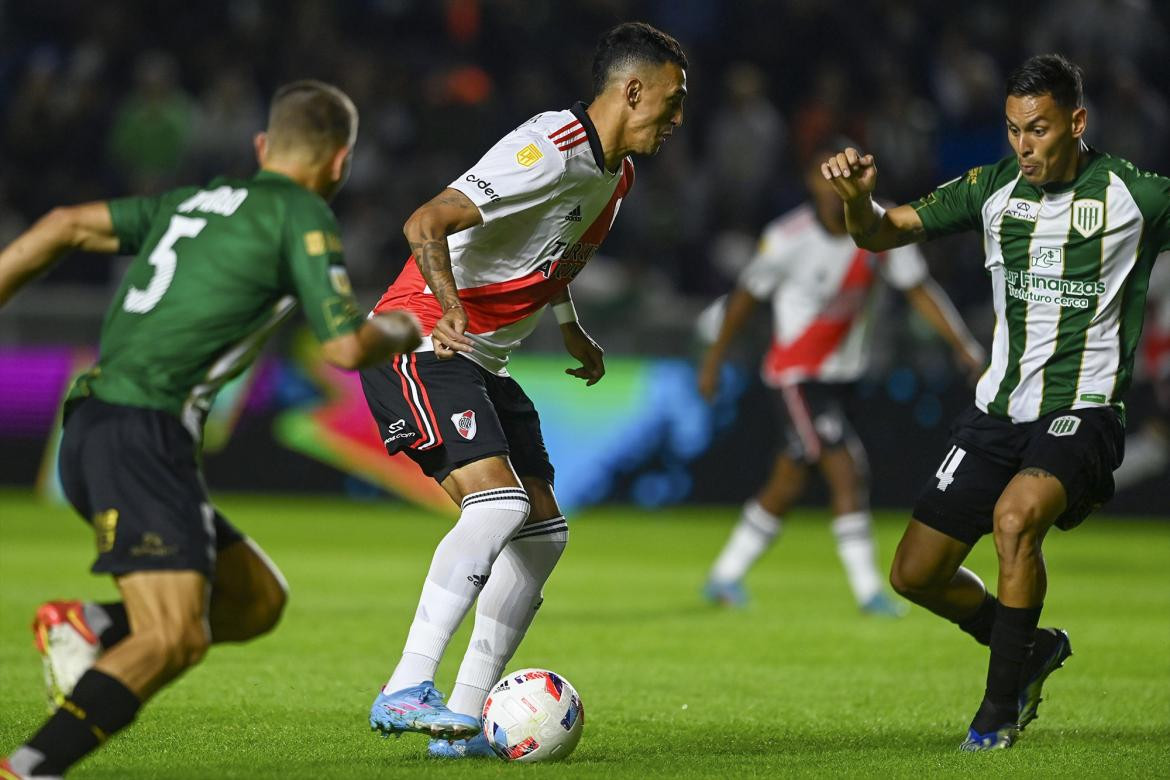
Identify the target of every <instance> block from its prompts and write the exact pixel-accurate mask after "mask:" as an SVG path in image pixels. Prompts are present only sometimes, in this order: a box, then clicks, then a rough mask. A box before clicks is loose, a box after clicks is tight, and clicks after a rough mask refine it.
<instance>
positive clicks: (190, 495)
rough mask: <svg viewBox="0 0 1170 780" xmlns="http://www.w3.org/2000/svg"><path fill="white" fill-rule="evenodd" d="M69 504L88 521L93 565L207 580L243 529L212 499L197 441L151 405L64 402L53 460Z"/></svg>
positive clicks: (99, 569) (117, 570) (116, 572)
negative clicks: (196, 574) (219, 554)
mask: <svg viewBox="0 0 1170 780" xmlns="http://www.w3.org/2000/svg"><path fill="white" fill-rule="evenodd" d="M58 467H59V470H60V474H61V485H62V487H63V488H64V490H65V497H66V498H68V499H69V503H71V504H72V505H73V508H74V509H76V510H77V512H78V513H79V514H80V515H81V516H82V517H83V518H84V519H85V520H86V521H87V522H89V523H90V524H91V525H92V526H93V530H94V534H95V537H96V542H97V560H96V561H95V562H94V564H93V569H92V570H93V572H94V573H95V574H96V573H107V574H113V575H119V574H129V573H130V572H135V571H166V570H176V571H177V570H194V571H198V572H201V573H202V574H204V575H205V576H206V577H207V578H208V579H211V578H212V577H213V576H214V573H215V559H216V553H217V551H218V550H222V549H224V548H226V547H228V546H230V545H232V544H235V543H236V542H238V541H241V540H242V539H243V538H244V536H243V534H241V533H240V532H239V531H238V530H236V529H235V528H234V527H233V526H232V525H231V523H229V522H228V521H227V520H226V519H225V518H224V517H223V516H222V515H221V514H220V513H219V512H218V511H217V510H216V509H215V507H214V506H212V504H211V500H210V499H209V498H208V496H207V488H206V487H205V485H204V482H203V475H202V474H201V473H200V470H199V460H198V455H197V453H196V446H195V442H194V440H193V439H192V438H191V434H190V433H188V432H187V429H186V428H184V427H183V425H182V423H181V422H179V419H178V418H177V417H175V416H174V415H172V414H169V413H167V412H163V411H159V410H157V409H142V408H138V407H133V406H122V405H120V404H111V403H106V402H105V401H102V400H100V399H97V398H87V399H85V400H83V401H78V402H76V403H74V404H72V405H71V407H70V409H69V411H68V413H67V416H66V419H65V431H64V435H63V437H62V439H61V452H60V458H59V461H58Z"/></svg>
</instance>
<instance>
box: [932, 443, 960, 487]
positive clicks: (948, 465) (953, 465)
mask: <svg viewBox="0 0 1170 780" xmlns="http://www.w3.org/2000/svg"><path fill="white" fill-rule="evenodd" d="M966 456H967V451H966V450H965V449H963V448H962V447H957V446H956V447H951V451H950V452H948V453H947V456H946V457H945V458H943V462H942V465H940V466H939V467H938V471H936V472H934V475H935V476H936V477H938V489H939V490H941V491H942V492H943V493H945V492H947V488H948V487H950V484H951V483H952V482H954V481H955V471H956V470H958V468H959V464H960V463H962V462H963V458H964V457H966Z"/></svg>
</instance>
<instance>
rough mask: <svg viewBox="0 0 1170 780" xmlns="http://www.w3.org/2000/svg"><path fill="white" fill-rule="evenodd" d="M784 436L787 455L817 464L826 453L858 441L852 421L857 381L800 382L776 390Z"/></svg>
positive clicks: (774, 391)
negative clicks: (851, 413)
mask: <svg viewBox="0 0 1170 780" xmlns="http://www.w3.org/2000/svg"><path fill="white" fill-rule="evenodd" d="M772 389H773V393H774V398H775V400H776V407H777V409H778V411H779V414H780V418H781V420H782V421H783V422H782V423H781V431H782V435H783V436H784V454H785V455H787V456H789V457H790V458H792V459H793V460H798V461H802V462H804V463H810V464H812V463H816V462H817V461H819V460H820V459H821V454H822V452H823V451H824V450H828V449H833V448H836V447H841V446H844V445H845V444H847V443H848V442H850V441H852V440H855V439H857V432H856V430H855V429H854V427H853V423H852V422H851V421H850V419H849V417H850V414H849V412H850V407H851V406H852V405H853V398H854V395H855V393H856V389H857V383H856V382H800V383H797V384H789V385H781V386H780V387H774V388H772Z"/></svg>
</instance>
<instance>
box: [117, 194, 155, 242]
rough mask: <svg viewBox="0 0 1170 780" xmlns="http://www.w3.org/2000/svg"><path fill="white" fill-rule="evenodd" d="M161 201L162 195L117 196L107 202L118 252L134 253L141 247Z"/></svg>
mask: <svg viewBox="0 0 1170 780" xmlns="http://www.w3.org/2000/svg"><path fill="white" fill-rule="evenodd" d="M162 201H163V196H157V197H143V198H118V199H116V200H111V201H110V202H109V206H110V219H111V221H113V223H114V234H115V235H116V236H117V237H118V252H119V253H120V254H124V255H136V254H138V251H139V250H140V249H142V244H143V243H144V242H145V241H146V237H147V235H149V234H150V226H151V224H152V223H153V222H154V219H155V217H156V216H158V211H159V207H160V206H161V204H162Z"/></svg>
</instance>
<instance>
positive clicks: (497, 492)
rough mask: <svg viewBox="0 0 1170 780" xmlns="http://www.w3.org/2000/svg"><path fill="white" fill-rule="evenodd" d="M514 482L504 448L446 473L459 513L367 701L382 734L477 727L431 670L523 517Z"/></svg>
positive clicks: (462, 732) (456, 732) (463, 731)
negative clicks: (392, 662) (385, 676)
mask: <svg viewBox="0 0 1170 780" xmlns="http://www.w3.org/2000/svg"><path fill="white" fill-rule="evenodd" d="M517 482H518V481H517V479H516V477H515V474H514V473H513V471H512V467H511V464H510V463H509V462H508V459H507V458H506V457H502V456H494V457H490V458H485V459H483V460H479V461H475V462H474V463H470V464H468V465H466V466H463V467H461V468H459V469H456V470H455V471H454V472H452V473H451V474H450V475H449V476H448V478H447V480H444V487H445V488H448V491H449V492H455V493H456V495H460V496H462V500H461V502H460V507H461V512H460V516H459V520H458V522H456V523H455V526H454V527H453V528H452V529H451V530H450V532H448V533H447V535H446V536H445V537H443V540H442V541H441V542H439V546H438V547H437V548H436V549H435V555H434V558H432V560H431V567H430V570H429V571H428V572H427V577H426V580H425V581H424V583H423V590H422V595H421V597H420V598H419V605H418V609H417V611H416V612H415V617H414V622H413V623H412V624H411V626H410V633H409V634H408V635H407V638H406V645H405V647H404V648H403V652H402V658H401V660H400V661H399V662H398V665H397V666H396V667H395V669H394V673H393V674H392V675H391V677H390V679H389V680H388V681H387V683H386V685H385V686H383V688H382V690H381V692H380V693H379V694H378V696H377V697H376V698H375V699H374V703H373V706H372V707H371V708H370V728H371V729H373V730H375V731H379V732H381V733H382V734H383V735H384V736H388V735H390V734H400V733H402V732H406V731H418V732H421V733H424V734H430V735H431V736H432V737H438V738H442V739H464V738H467V737H470V736H474V734H475V733H476V732H477V731H478V730H479V717H478V716H476V717H471V716H469V715H462V714H458V713H455V712H452V711H451V710H450V709H449V708H448V707H447V705H446V703H445V702H444V701H443V696H442V694H441V693H440V692H439V691H438V690H436V689H435V687H434V677H435V671H436V670H437V669H438V666H439V660H440V659H441V658H442V657H443V651H444V650H446V648H447V644H448V642H450V641H451V635H452V634H453V633H455V630H456V629H457V628H458V627H459V624H460V623H461V622H462V621H463V617H464V615H466V614H467V611H468V609H470V608H471V605H472V603H473V602H474V601H475V599H476V598H477V597H478V596H479V594H480V591H481V590H482V589H483V587H484V586H485V585H486V584H487V582H488V579H489V576H488V575H489V574H490V573H491V570H492V564H493V563H494V562H495V560H496V558H497V557H498V556H499V554H500V551H501V550H502V549H503V548H504V546H505V545H506V544H507V543H508V541H509V540H510V539H511V538H512V536H513V535H514V534H515V532H516V531H517V529H518V528H519V527H520V526H521V525H522V524H523V523H524V521H525V520H526V519H527V518H528V513H529V510H530V508H531V504H530V502H529V499H528V494H527V493H526V492H525V491H524V488H523V487H522V486H520V485H519V484H517ZM493 682H494V680H493Z"/></svg>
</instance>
